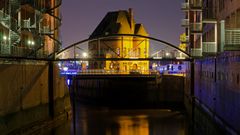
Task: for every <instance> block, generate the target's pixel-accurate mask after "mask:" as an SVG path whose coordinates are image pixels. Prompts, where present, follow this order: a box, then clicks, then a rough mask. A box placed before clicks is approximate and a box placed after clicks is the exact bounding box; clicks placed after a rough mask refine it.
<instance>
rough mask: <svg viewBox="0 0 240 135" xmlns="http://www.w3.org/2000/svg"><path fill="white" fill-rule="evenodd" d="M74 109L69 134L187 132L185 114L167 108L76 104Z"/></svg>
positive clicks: (181, 134) (171, 134)
mask: <svg viewBox="0 0 240 135" xmlns="http://www.w3.org/2000/svg"><path fill="white" fill-rule="evenodd" d="M75 112H76V115H75V116H74V117H73V118H75V120H73V121H72V125H71V127H72V128H71V130H72V131H71V134H72V135H73V134H76V135H186V134H187V123H186V118H185V116H184V115H183V114H182V113H180V112H174V111H170V110H159V109H154V110H150V109H148V110H118V109H108V108H102V107H89V106H83V105H80V104H78V105H76V111H75ZM73 123H75V125H74V124H73Z"/></svg>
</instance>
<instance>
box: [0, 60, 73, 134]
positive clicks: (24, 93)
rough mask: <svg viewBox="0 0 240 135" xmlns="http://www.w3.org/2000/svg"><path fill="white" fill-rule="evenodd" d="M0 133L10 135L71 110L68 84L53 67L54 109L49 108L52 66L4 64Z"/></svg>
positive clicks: (0, 77)
mask: <svg viewBox="0 0 240 135" xmlns="http://www.w3.org/2000/svg"><path fill="white" fill-rule="evenodd" d="M0 63H1V64H0V132H1V133H3V134H4V133H6V134H7V133H10V132H12V131H14V130H16V129H19V128H23V127H25V126H28V125H31V124H32V123H34V122H39V121H43V120H47V119H50V115H49V112H50V110H54V114H55V116H57V115H58V114H60V113H63V112H65V111H66V110H67V108H68V109H69V108H70V102H69V99H67V95H68V91H67V86H66V85H65V80H64V78H63V77H60V76H59V74H58V69H57V67H56V66H54V67H53V75H54V76H53V78H54V79H53V82H54V83H53V87H54V89H53V96H54V98H53V99H54V101H53V104H54V108H50V107H49V99H51V98H50V97H49V83H48V81H49V76H48V75H49V64H48V63H47V62H43V61H38V62H37V61H18V62H16V61H15V62H11V61H10V62H9V61H8V62H7V61H0Z"/></svg>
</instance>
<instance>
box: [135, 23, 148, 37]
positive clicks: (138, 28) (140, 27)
mask: <svg viewBox="0 0 240 135" xmlns="http://www.w3.org/2000/svg"><path fill="white" fill-rule="evenodd" d="M134 34H137V35H143V36H148V33H147V32H146V30H145V28H144V26H143V24H136V25H135V30H134Z"/></svg>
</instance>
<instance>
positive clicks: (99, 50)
mask: <svg viewBox="0 0 240 135" xmlns="http://www.w3.org/2000/svg"><path fill="white" fill-rule="evenodd" d="M97 41H98V43H97V44H98V57H99V58H100V53H101V49H100V39H97Z"/></svg>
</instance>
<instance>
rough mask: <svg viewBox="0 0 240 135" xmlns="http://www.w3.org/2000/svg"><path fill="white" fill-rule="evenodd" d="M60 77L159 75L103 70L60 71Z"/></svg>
mask: <svg viewBox="0 0 240 135" xmlns="http://www.w3.org/2000/svg"><path fill="white" fill-rule="evenodd" d="M61 74H62V75H73V74H75V75H151V76H152V75H160V73H159V72H158V71H157V70H105V69H87V70H75V71H74V70H69V71H63V70H62V71H61Z"/></svg>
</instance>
